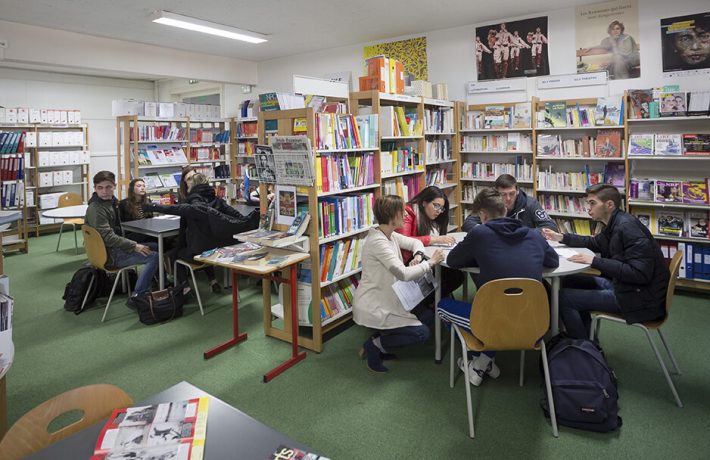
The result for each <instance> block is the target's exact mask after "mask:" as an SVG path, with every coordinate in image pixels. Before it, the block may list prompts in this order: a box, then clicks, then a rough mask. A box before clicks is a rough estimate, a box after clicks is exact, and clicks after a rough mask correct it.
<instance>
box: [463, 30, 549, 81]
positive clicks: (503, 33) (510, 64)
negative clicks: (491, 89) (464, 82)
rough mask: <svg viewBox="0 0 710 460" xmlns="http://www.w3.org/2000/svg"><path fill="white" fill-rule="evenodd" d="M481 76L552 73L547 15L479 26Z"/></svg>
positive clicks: (477, 49)
mask: <svg viewBox="0 0 710 460" xmlns="http://www.w3.org/2000/svg"><path fill="white" fill-rule="evenodd" d="M474 40H475V47H476V69H477V72H478V80H479V81H482V80H501V79H504V78H515V77H538V76H541V75H550V62H549V60H548V59H547V49H548V46H549V44H550V41H549V39H548V36H547V16H541V17H538V18H531V19H523V20H521V21H510V22H504V23H497V24H491V25H487V26H483V27H476V37H475V38H474Z"/></svg>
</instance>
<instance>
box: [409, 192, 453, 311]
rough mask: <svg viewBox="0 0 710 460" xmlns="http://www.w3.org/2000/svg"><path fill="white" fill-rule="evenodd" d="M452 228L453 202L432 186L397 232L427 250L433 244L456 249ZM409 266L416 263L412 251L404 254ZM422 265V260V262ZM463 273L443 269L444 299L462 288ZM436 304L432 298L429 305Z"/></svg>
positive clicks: (419, 195)
mask: <svg viewBox="0 0 710 460" xmlns="http://www.w3.org/2000/svg"><path fill="white" fill-rule="evenodd" d="M448 226H449V200H448V198H447V197H446V195H445V194H444V192H443V191H442V190H441V189H440V188H439V187H437V186H435V185H432V186H429V187H427V188H425V189H424V190H422V191H421V192H419V193H417V194H416V196H414V198H412V199H411V200H409V203H408V204H407V206H406V207H405V208H404V225H403V226H402V227H401V228H398V229H396V230H395V231H396V232H398V233H401V234H402V235H405V236H409V237H412V238H415V239H417V240H419V241H421V242H422V244H423V245H424V246H425V247H426V246H429V245H432V244H442V245H449V246H453V245H454V244H456V239H455V238H454V237H453V236H450V235H447V234H446V233H447V230H448ZM402 260H403V261H404V263H405V264H408V263H410V261H411V260H412V253H411V251H407V250H406V249H403V250H402ZM419 262H421V258H420V260H419ZM462 282H463V273H462V272H460V271H458V270H451V269H450V268H447V267H442V269H441V284H442V286H441V296H442V297H447V296H449V295H450V294H451V293H452V292H454V291H455V290H456V289H458V288H459V286H461V283H462ZM433 300H434V295H433V294H432V295H431V299H429V303H431V302H432V301H433Z"/></svg>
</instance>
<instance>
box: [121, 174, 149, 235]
mask: <svg viewBox="0 0 710 460" xmlns="http://www.w3.org/2000/svg"><path fill="white" fill-rule="evenodd" d="M149 201H150V200H148V195H147V194H146V192H145V182H144V181H143V179H141V178H136V179H133V180H132V181H131V182H130V183H129V184H128V197H127V198H124V199H122V200H121V201H120V202H119V203H118V213H119V215H120V217H121V222H130V221H132V220H138V219H148V218H151V217H153V213H150V212H144V211H143V209H142V208H141V206H142V205H143V204H146V203H148V202H149ZM126 238H128V239H130V240H133V241H137V242H138V243H145V242H146V241H154V239H153V238H151V237H150V236H148V235H143V234H141V233H132V232H129V233H127V234H126Z"/></svg>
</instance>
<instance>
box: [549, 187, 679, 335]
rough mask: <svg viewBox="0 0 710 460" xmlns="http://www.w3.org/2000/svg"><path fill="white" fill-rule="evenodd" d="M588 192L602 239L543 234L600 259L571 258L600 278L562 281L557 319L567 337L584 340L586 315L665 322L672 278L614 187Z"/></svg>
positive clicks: (655, 245) (647, 233)
mask: <svg viewBox="0 0 710 460" xmlns="http://www.w3.org/2000/svg"><path fill="white" fill-rule="evenodd" d="M586 192H587V204H588V206H589V215H590V216H591V217H592V219H594V220H595V221H598V222H602V223H603V224H604V225H605V227H604V230H602V231H601V233H599V234H598V235H596V236H580V235H573V234H569V233H566V234H564V235H562V234H560V233H557V232H554V231H552V230H548V229H544V230H543V235H544V236H545V238H547V239H548V240H553V241H561V242H562V243H564V244H566V245H567V246H571V247H584V248H588V249H591V250H592V251H594V252H596V253H601V255H600V256H592V255H587V254H577V255H574V256H572V257H570V258H569V260H571V261H572V262H579V263H585V264H591V266H592V268H595V269H597V270H599V271H600V272H601V274H602V276H584V275H572V276H568V277H565V278H564V279H563V280H562V289H560V313H561V315H562V320H563V322H564V324H565V327H566V328H567V334H568V335H569V336H571V337H575V338H579V339H582V338H588V337H589V332H590V331H589V328H590V326H591V315H590V313H589V312H590V311H604V312H610V313H616V314H620V315H621V316H623V317H624V318H625V319H626V321H627V322H628V323H637V322H641V321H652V320H655V319H659V318H662V317H664V316H665V314H666V291H667V289H668V280H669V277H670V273H669V271H668V267H667V266H666V263H665V260H664V259H663V253H662V252H661V248H660V247H659V246H658V243H657V242H656V240H654V239H653V236H652V235H651V232H650V231H649V230H648V228H646V227H645V226H644V225H643V224H642V223H641V222H640V221H639V220H638V219H637V218H636V217H635V216H632V215H631V214H627V213H625V212H624V211H622V210H620V209H619V205H620V203H621V195H620V194H619V191H618V190H617V189H616V187H614V186H613V185H607V184H596V185H592V186H591V187H588V188H587V190H586Z"/></svg>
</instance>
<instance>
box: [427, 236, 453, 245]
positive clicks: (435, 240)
mask: <svg viewBox="0 0 710 460" xmlns="http://www.w3.org/2000/svg"><path fill="white" fill-rule="evenodd" d="M429 244H446V245H449V246H453V245H454V244H456V238H454V237H453V236H451V235H437V236H432V237H431V239H430V240H429Z"/></svg>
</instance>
